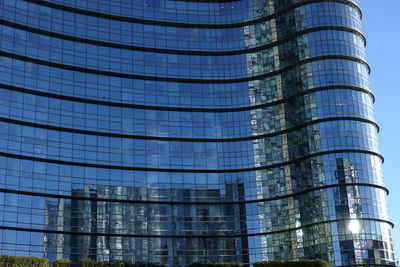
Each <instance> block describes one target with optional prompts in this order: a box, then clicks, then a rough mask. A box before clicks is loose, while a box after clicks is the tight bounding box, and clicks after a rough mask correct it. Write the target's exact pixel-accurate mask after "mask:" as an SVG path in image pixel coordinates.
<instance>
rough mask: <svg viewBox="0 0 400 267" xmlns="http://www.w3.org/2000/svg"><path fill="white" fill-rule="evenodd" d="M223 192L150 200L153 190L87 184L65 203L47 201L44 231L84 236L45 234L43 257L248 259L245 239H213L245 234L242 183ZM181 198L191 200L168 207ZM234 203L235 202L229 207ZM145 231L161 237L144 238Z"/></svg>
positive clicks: (186, 193)
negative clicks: (193, 255) (197, 255)
mask: <svg viewBox="0 0 400 267" xmlns="http://www.w3.org/2000/svg"><path fill="white" fill-rule="evenodd" d="M225 188H226V190H225V193H224V194H223V195H222V194H221V191H220V190H215V189H214V190H213V189H209V190H202V189H181V190H174V191H173V192H171V191H169V190H164V191H165V192H164V193H165V198H159V197H157V196H156V197H154V198H153V197H152V193H153V192H152V191H153V190H149V189H148V188H137V187H122V186H98V187H97V190H95V189H91V188H90V187H89V186H87V187H85V188H84V189H77V190H74V191H73V192H72V196H71V198H69V199H68V200H64V199H63V200H58V201H57V200H53V201H51V200H49V201H46V217H45V218H46V222H45V229H46V230H57V231H60V232H63V231H67V232H69V231H72V232H81V233H82V234H81V235H71V236H69V235H65V236H64V235H63V234H55V233H48V234H46V235H45V237H44V239H45V248H44V250H45V256H46V257H47V258H49V259H51V260H55V259H57V258H66V257H68V258H71V260H73V261H75V262H79V261H80V260H83V259H85V258H93V259H97V260H101V261H109V260H113V261H115V260H118V261H121V260H122V261H126V262H135V261H136V262H137V261H144V262H147V261H149V260H150V261H151V260H152V259H156V260H157V261H159V260H161V262H162V263H166V264H167V263H168V259H169V258H170V257H171V255H177V256H174V257H175V259H174V261H175V262H179V263H180V264H186V263H187V262H190V261H193V259H192V258H191V257H190V256H189V259H186V257H185V256H186V255H187V252H185V251H191V250H192V251H197V250H201V251H202V255H201V256H202V259H208V260H218V258H217V257H218V256H215V255H216V253H221V252H220V251H221V250H222V251H223V253H224V254H225V255H226V256H225V260H226V261H243V260H246V258H244V259H243V258H242V254H241V253H243V254H244V255H247V253H248V252H247V251H248V244H247V240H246V239H245V238H226V239H225V238H224V239H218V240H216V241H215V240H214V235H218V234H219V233H221V232H222V233H224V234H226V235H232V234H235V233H242V234H246V229H247V226H246V219H245V216H246V210H245V205H244V204H240V202H241V201H243V200H244V191H243V190H244V187H243V183H236V184H226V187H225ZM179 199H180V200H190V201H186V202H185V203H184V204H174V205H171V201H174V200H175V201H176V202H175V203H180V202H181V203H182V201H177V200H179ZM110 200H111V201H110ZM235 202H236V203H239V204H231V203H235ZM215 203H219V204H215ZM224 203H225V204H224ZM226 203H229V204H226ZM171 214H172V215H173V216H171ZM56 225H57V227H58V228H57V229H54V226H56ZM93 233H96V235H93ZM99 233H100V234H99ZM147 233H151V235H156V236H160V238H153V239H148V236H149V235H148V234H147ZM171 233H172V236H181V235H186V236H192V237H195V236H197V238H193V239H190V240H189V242H187V241H185V240H180V239H179V238H174V239H172V240H171V241H170V242H168V241H167V240H166V239H165V236H170V235H171ZM102 234H103V235H102ZM121 235H122V236H126V237H128V238H124V237H121ZM163 237H164V238H163ZM64 238H66V240H64ZM69 244H71V245H69ZM149 251H151V253H149ZM137 252H139V253H137ZM238 252H239V253H238ZM247 261H248V259H247Z"/></svg>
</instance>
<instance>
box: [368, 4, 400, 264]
mask: <svg viewBox="0 0 400 267" xmlns="http://www.w3.org/2000/svg"><path fill="white" fill-rule="evenodd" d="M360 6H361V8H362V9H363V13H364V16H363V32H364V34H365V36H366V37H367V41H368V43H367V58H368V63H369V64H370V65H371V69H372V72H371V82H372V90H373V92H374V94H375V96H376V102H375V109H376V115H377V121H378V124H379V125H380V128H381V131H380V133H379V138H380V143H381V152H382V154H383V156H384V157H385V163H384V165H383V168H384V172H385V183H386V185H387V187H388V188H389V190H390V194H389V197H388V199H389V214H390V216H391V218H392V221H393V222H394V223H395V228H394V229H393V235H394V242H395V251H396V258H397V259H398V260H399V259H400V186H399V185H400V183H399V181H400V180H399V179H400V174H399V171H398V170H399V169H400V82H399V80H400V66H399V62H400V13H399V10H400V1H399V0H360Z"/></svg>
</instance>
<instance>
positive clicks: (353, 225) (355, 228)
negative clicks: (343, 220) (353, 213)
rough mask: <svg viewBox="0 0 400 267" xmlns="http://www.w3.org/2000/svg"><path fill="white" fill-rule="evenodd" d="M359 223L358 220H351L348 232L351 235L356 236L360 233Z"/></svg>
mask: <svg viewBox="0 0 400 267" xmlns="http://www.w3.org/2000/svg"><path fill="white" fill-rule="evenodd" d="M360 228H361V226H360V222H359V221H358V220H351V221H350V222H349V230H350V232H351V233H352V234H358V233H359V232H360Z"/></svg>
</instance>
